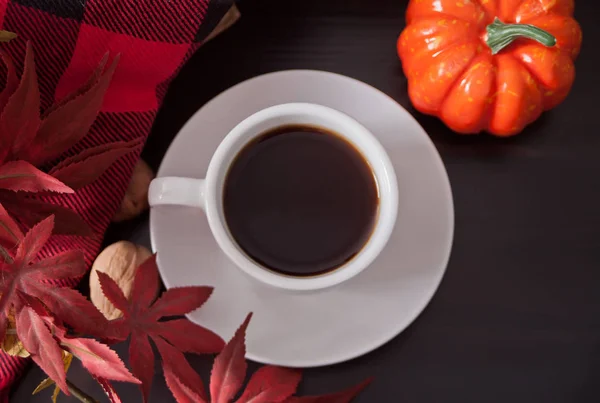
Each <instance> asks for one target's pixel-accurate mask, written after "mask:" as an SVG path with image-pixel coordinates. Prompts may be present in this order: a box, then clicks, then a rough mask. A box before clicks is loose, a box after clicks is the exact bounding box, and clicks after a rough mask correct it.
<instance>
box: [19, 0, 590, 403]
mask: <svg viewBox="0 0 600 403" xmlns="http://www.w3.org/2000/svg"><path fill="white" fill-rule="evenodd" d="M405 7H406V1H401V0H242V1H241V2H240V8H241V10H242V14H243V16H242V19H241V20H240V22H239V23H238V24H237V25H236V26H234V27H233V28H232V29H231V30H230V31H228V32H226V33H225V34H224V35H223V36H221V37H219V38H217V39H216V40H214V41H212V42H210V43H208V44H207V45H206V46H205V47H204V48H203V49H201V50H200V51H199V52H198V53H197V54H196V55H195V56H194V58H193V59H192V60H191V61H190V62H189V63H188V64H187V66H186V67H185V68H184V69H183V71H182V72H181V74H180V75H179V77H178V78H177V79H176V80H175V82H174V83H173V85H172V87H171V89H170V91H169V94H168V96H167V99H166V101H165V103H164V107H163V109H162V110H161V112H160V115H159V117H158V119H157V121H156V124H155V126H154V130H153V133H152V135H151V137H150V139H149V141H148V144H147V147H146V149H145V151H144V156H145V158H146V160H147V161H149V162H150V163H151V165H153V166H154V167H155V168H156V167H157V166H158V165H159V163H160V160H161V158H162V155H163V153H164V152H165V150H166V148H167V146H168V145H169V143H170V141H171V140H172V138H173V136H175V134H176V133H177V131H178V129H179V128H180V127H181V126H182V125H183V124H184V123H185V121H186V120H187V119H188V118H189V117H190V116H191V115H192V113H194V112H195V111H196V110H197V109H198V108H199V107H201V106H202V105H203V104H204V103H205V102H206V101H208V100H209V99H211V98H212V97H214V96H215V95H217V94H218V93H220V92H221V91H223V90H225V89H226V88H228V87H230V86H232V85H234V84H236V83H238V82H240V81H243V80H245V79H247V78H250V77H254V76H256V75H258V74H262V73H267V72H271V71H276V70H282V69H290V68H307V69H320V70H328V71H333V72H337V73H341V74H345V75H348V76H351V77H354V78H357V79H359V80H362V81H365V82H367V83H369V84H371V85H373V86H375V87H377V88H379V89H381V90H382V91H384V92H385V93H387V94H389V95H390V96H392V97H393V98H395V99H396V100H397V101H398V102H400V103H401V104H402V105H403V106H404V107H406V108H407V109H409V111H411V112H412V113H413V114H414V115H415V116H416V117H417V119H418V120H419V122H420V123H421V124H422V125H423V127H424V128H425V129H426V130H427V132H428V133H429V135H430V136H431V138H432V139H433V141H434V142H435V145H436V147H437V148H438V150H439V152H440V153H441V155H442V157H443V159H444V162H445V164H446V168H447V170H448V172H449V175H450V180H451V183H452V188H453V193H454V200H455V208H456V231H455V243H454V247H453V252H452V257H451V260H450V264H449V267H448V271H447V273H446V276H445V278H444V280H443V282H442V285H441V287H440V289H439V291H438V292H437V294H436V295H435V297H434V298H433V300H432V302H431V304H430V305H429V306H428V308H427V309H426V310H425V312H424V313H423V314H422V315H421V316H420V317H419V318H418V320H417V321H416V322H415V323H414V324H413V325H412V326H411V327H410V328H409V329H407V330H406V331H405V332H403V333H402V334H401V335H400V336H398V337H396V338H395V339H394V340H393V341H391V342H390V343H388V344H387V345H385V346H384V347H382V348H380V349H378V350H377V351H375V352H373V353H371V354H368V355H366V356H364V357H361V358H359V359H356V360H353V361H351V362H347V363H344V364H340V365H336V366H332V367H328V368H320V369H311V370H307V371H305V375H304V380H303V382H302V384H301V387H300V391H301V392H302V393H303V394H313V393H320V392H326V391H334V390H337V389H340V388H342V387H344V386H347V385H351V384H353V383H355V382H357V381H359V380H361V379H363V378H365V377H367V376H369V375H373V376H375V381H374V382H373V383H372V385H371V386H369V388H368V389H367V390H366V391H365V392H364V393H363V394H362V395H361V396H360V398H359V399H357V400H356V401H357V402H375V403H377V402H399V403H445V402H457V403H458V402H460V403H466V402H473V403H507V402H511V403H519V402H523V403H536V402H541V403H554V402H557V403H558V402H560V403H563V402H565V403H571V402H575V403H579V402H581V403H585V402H589V403H597V402H600V212H599V209H600V129H599V126H600V124H599V117H600V113H599V112H598V110H597V106H598V104H597V99H598V98H597V97H598V93H599V90H600V74H599V73H598V72H597V71H598V66H599V65H600V57H599V56H598V51H597V50H596V46H597V43H595V42H594V41H600V24H598V23H597V20H598V19H597V17H596V16H595V15H594V14H595V13H597V12H599V11H600V4H599V3H598V2H597V1H593V0H585V1H583V0H580V1H578V2H577V10H576V16H577V18H578V19H579V21H580V23H581V25H582V27H583V32H584V45H583V50H582V54H581V56H580V58H579V60H578V62H577V76H578V77H577V80H576V83H575V86H574V88H573V90H572V93H571V95H570V96H569V98H568V99H567V100H566V102H564V103H563V104H562V105H561V106H560V107H558V108H557V109H555V110H554V111H552V112H550V113H547V114H546V115H544V116H543V118H542V119H541V120H540V121H539V122H538V123H536V124H534V125H533V126H531V127H530V128H528V129H527V130H526V132H524V133H523V134H521V135H519V136H517V137H515V138H512V139H508V140H499V139H494V138H491V137H489V136H476V137H460V136H458V135H455V134H453V133H451V132H450V131H449V130H447V129H446V128H445V127H444V126H443V125H442V124H441V123H440V122H438V121H437V120H435V119H433V118H428V117H424V116H422V115H419V114H417V113H416V112H415V111H414V109H412V108H411V106H410V104H409V101H408V97H407V94H406V79H405V78H404V76H403V74H402V71H401V67H400V63H399V60H398V58H397V56H396V53H395V43H396V38H397V36H398V34H399V33H400V31H401V29H402V28H403V27H404V10H405ZM597 63H598V64H597ZM118 239H131V240H133V241H135V242H141V243H145V244H148V243H149V241H148V222H147V216H144V217H141V218H139V219H137V220H135V221H133V222H129V223H126V224H122V225H116V226H113V227H112V228H111V229H110V231H109V233H108V235H107V238H106V243H110V242H113V241H115V240H118ZM117 349H118V351H119V352H121V353H122V352H125V351H126V346H125V345H120V346H118V348H117ZM191 362H192V363H193V365H194V366H195V367H196V368H198V369H199V370H200V371H201V373H202V374H203V375H204V376H205V377H206V376H207V374H208V367H209V362H208V360H207V359H205V358H202V357H193V358H191ZM252 368H255V366H252ZM42 377H43V374H42V372H41V371H40V370H39V369H38V368H37V367H32V369H31V370H30V371H29V372H28V373H27V375H26V376H25V377H24V379H23V380H22V382H21V383H20V385H19V386H18V387H17V388H16V390H15V393H14V395H13V396H12V401H13V402H18V403H26V402H47V401H49V395H48V393H46V394H43V395H42V396H40V397H37V396H36V397H35V398H33V397H30V393H31V391H32V390H33V388H34V387H35V385H37V383H38V382H39V381H40V380H41V379H42ZM69 377H70V378H71V379H72V380H73V381H74V382H75V383H77V384H78V385H79V386H81V387H82V388H85V389H87V390H88V391H90V392H92V393H94V394H95V395H96V396H98V397H101V395H102V393H101V391H100V390H99V388H98V387H97V386H95V384H94V382H93V381H92V380H91V379H90V378H89V377H88V376H87V375H86V374H85V373H84V372H83V371H82V370H81V368H80V367H77V366H74V367H73V368H72V369H71V371H70V373H69ZM118 389H119V391H120V392H121V393H122V396H123V398H124V401H125V402H127V403H130V402H139V401H141V396H140V394H139V392H138V391H137V389H136V388H135V387H134V386H131V385H119V388H118ZM59 401H60V402H74V401H75V400H74V399H68V398H66V397H64V396H62V397H61V398H60V399H59ZM171 401H173V398H172V397H171V395H170V393H169V392H168V390H167V389H166V386H165V383H164V380H163V378H162V374H161V372H160V371H159V370H157V373H156V376H155V379H154V385H153V389H152V398H151V402H155V403H162V402H171Z"/></svg>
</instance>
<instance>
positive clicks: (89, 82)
mask: <svg viewBox="0 0 600 403" xmlns="http://www.w3.org/2000/svg"><path fill="white" fill-rule="evenodd" d="M108 55H109V53H108V52H106V53H105V54H104V56H103V57H102V60H100V63H99V64H98V66H97V67H96V70H94V72H93V73H92V75H91V76H90V78H88V80H87V81H86V82H85V84H83V85H82V86H81V87H79V88H77V89H76V90H75V91H73V92H71V93H70V94H68V95H67V96H65V97H64V98H62V99H61V100H60V101H58V102H56V103H55V104H54V105H52V106H51V107H50V108H48V109H47V110H46V111H45V112H44V114H43V118H44V119H45V118H46V117H47V116H48V115H50V114H51V113H52V112H54V111H55V110H57V109H58V108H60V107H61V106H63V105H65V104H67V103H68V102H71V101H72V100H74V99H75V98H78V97H79V96H81V95H83V94H85V93H86V92H88V91H89V90H90V89H91V88H92V87H93V86H94V84H96V83H97V82H98V79H99V78H100V75H102V73H103V72H104V67H106V62H107V61H108Z"/></svg>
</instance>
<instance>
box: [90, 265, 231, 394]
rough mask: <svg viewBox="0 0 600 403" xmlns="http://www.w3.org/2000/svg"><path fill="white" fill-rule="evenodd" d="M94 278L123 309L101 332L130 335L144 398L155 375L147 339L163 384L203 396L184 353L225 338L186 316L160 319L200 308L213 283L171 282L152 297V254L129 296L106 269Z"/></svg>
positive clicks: (210, 347) (210, 348)
mask: <svg viewBox="0 0 600 403" xmlns="http://www.w3.org/2000/svg"><path fill="white" fill-rule="evenodd" d="M98 278H99V280H100V285H101V286H102V291H103V292H104V294H105V295H106V297H107V298H108V299H109V301H111V302H112V303H113V305H114V306H115V307H116V308H117V309H119V310H120V311H121V312H123V317H122V318H120V319H116V320H114V321H111V322H110V325H109V326H110V329H112V330H111V331H109V332H108V333H107V334H105V338H106V339H108V340H125V339H126V338H127V337H129V336H130V343H129V362H130V364H131V369H132V372H133V374H134V375H135V376H136V377H137V378H138V379H140V380H141V381H142V384H141V389H142V395H143V399H144V401H147V400H148V396H149V393H150V386H151V384H152V377H153V375H154V353H153V350H152V346H151V345H150V340H152V342H154V344H155V345H156V348H157V349H158V352H159V354H160V356H161V358H162V365H163V369H164V373H165V377H166V379H167V385H168V386H169V388H171V391H172V392H173V394H174V395H175V394H176V393H177V394H179V393H187V394H188V395H189V396H201V397H202V396H204V395H205V392H204V390H203V388H202V381H201V379H200V377H199V376H198V374H197V373H196V372H195V371H194V370H193V369H192V367H191V366H190V365H189V363H188V362H187V360H186V359H185V356H184V354H183V353H196V354H207V353H208V354H210V353H216V352H219V351H221V349H222V348H223V346H224V344H225V343H224V342H223V340H222V339H221V338H220V337H219V336H218V335H216V334H215V333H213V332H211V331H210V330H207V329H205V328H203V327H202V326H199V325H196V324H194V323H192V322H190V321H189V320H187V319H173V320H165V321H160V319H161V318H164V317H171V316H181V315H185V314H186V313H188V312H191V311H193V310H195V309H197V308H199V307H200V306H202V304H204V302H206V300H207V299H208V298H209V297H210V295H211V293H212V288H211V287H179V288H171V289H169V290H167V291H165V292H164V293H163V294H162V296H161V297H160V298H159V299H158V300H156V302H154V303H153V301H154V299H155V298H156V290H157V289H158V285H159V283H158V281H159V280H158V268H157V266H156V255H153V256H152V257H150V258H149V259H148V260H146V261H145V262H144V263H143V264H142V265H141V266H140V267H138V269H137V271H136V274H135V278H134V281H133V285H132V288H131V295H130V299H129V300H127V298H126V297H125V295H124V294H123V292H122V291H121V289H120V288H119V286H118V285H117V283H115V281H114V280H113V279H111V278H110V277H109V276H108V275H106V274H104V273H102V272H98ZM182 391H185V392H182ZM184 401H185V400H184ZM188 401H196V400H194V399H191V400H188Z"/></svg>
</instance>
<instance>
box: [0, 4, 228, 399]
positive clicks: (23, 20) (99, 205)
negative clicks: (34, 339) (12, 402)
mask: <svg viewBox="0 0 600 403" xmlns="http://www.w3.org/2000/svg"><path fill="white" fill-rule="evenodd" d="M234 2H235V0H0V23H1V26H2V29H5V30H9V31H12V32H16V33H17V34H18V35H19V36H18V38H17V39H16V40H13V41H12V42H10V43H9V44H2V45H1V46H4V47H5V48H6V49H7V51H8V52H9V53H10V54H11V56H12V57H13V58H14V60H15V63H16V65H17V67H18V68H19V69H20V68H21V67H22V61H23V56H24V53H25V43H26V41H28V40H30V41H32V43H33V45H34V51H35V57H36V68H37V73H38V77H39V81H40V90H41V93H42V108H47V107H48V106H49V105H51V104H52V103H53V102H54V101H55V100H57V99H60V98H61V97H63V96H64V95H66V94H68V93H69V92H71V91H72V90H73V89H75V88H77V87H78V86H79V85H80V84H82V83H83V82H84V81H85V80H86V79H87V77H89V74H90V73H91V72H92V71H93V69H94V68H95V67H96V66H97V65H98V63H99V61H100V60H101V58H102V56H103V55H104V54H105V53H106V52H107V51H108V52H110V54H111V56H112V57H114V55H116V54H121V60H120V63H119V66H118V68H117V70H116V72H115V75H114V79H113V82H112V84H111V86H110V88H109V90H108V92H107V94H106V97H105V102H104V106H103V109H102V112H101V114H100V116H99V117H98V119H97V121H96V122H95V124H94V126H93V127H92V129H91V131H90V134H89V135H88V136H87V137H86V138H85V139H84V140H83V141H81V143H80V144H78V145H77V146H76V147H78V148H85V147H90V146H95V145H99V144H103V143H106V142H110V141H117V140H132V139H135V138H145V137H146V136H147V135H148V132H149V130H150V128H151V126H152V123H153V121H154V118H155V116H156V113H157V111H158V108H159V106H160V104H161V101H162V98H163V97H164V95H165V92H166V89H167V87H168V84H169V82H170V80H171V79H172V78H173V77H174V75H175V74H176V73H177V71H178V69H179V68H180V67H181V66H182V64H183V63H184V62H185V61H186V60H187V58H189V57H190V56H191V55H192V54H193V53H194V51H195V50H196V49H197V48H198V47H199V46H200V45H201V44H202V41H203V40H204V38H206V37H207V36H208V35H209V34H210V33H211V31H212V30H213V29H214V27H215V26H216V24H217V23H218V22H219V21H220V19H221V18H222V17H223V15H224V14H225V13H226V12H227V11H228V10H229V9H230V7H231V6H232V5H233V3H234ZM0 72H2V75H1V76H2V79H4V77H5V74H4V72H3V71H1V70H0ZM0 135H1V134H0ZM138 158H139V155H128V156H127V157H124V158H122V159H121V160H119V161H118V162H117V163H116V164H115V165H114V166H113V167H112V168H111V169H110V170H109V171H108V172H107V173H106V174H105V175H103V176H102V177H101V178H100V179H99V180H98V181H96V182H95V183H93V184H92V185H89V186H86V187H85V188H83V189H81V190H80V191H78V192H77V194H76V195H69V196H68V197H62V198H59V199H58V202H59V203H62V204H64V205H66V206H68V207H70V208H72V209H74V210H76V211H77V212H78V213H79V214H80V215H81V216H82V217H83V218H84V219H85V220H86V221H87V222H88V223H89V224H90V226H91V227H92V228H93V229H94V231H95V233H96V234H98V236H97V237H95V238H85V239H84V238H79V237H59V236H55V237H53V238H52V240H51V242H50V244H49V245H48V247H47V248H46V250H45V251H44V252H45V253H46V254H51V253H55V252H57V251H61V250H67V249H73V248H77V249H82V250H84V251H85V256H86V261H87V263H88V265H90V264H91V262H92V261H93V259H94V257H95V256H96V254H97V253H98V251H99V248H100V242H101V238H102V234H104V232H105V230H106V227H107V226H108V224H109V222H110V218H111V217H112V216H113V214H114V212H115V211H116V209H117V208H118V206H119V204H120V201H121V199H122V197H123V194H124V193H125V190H126V188H127V185H128V182H129V179H130V175H131V172H132V169H133V166H134V164H135V163H136V161H137V159H138ZM70 285H74V284H70ZM25 364H26V360H24V359H20V358H14V357H10V356H6V355H4V354H2V355H0V401H2V402H5V401H7V399H8V392H9V389H10V386H11V385H12V383H13V382H14V381H15V379H16V378H17V377H18V376H19V374H20V373H21V372H22V371H23V369H24V367H25Z"/></svg>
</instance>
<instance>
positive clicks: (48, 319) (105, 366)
mask: <svg viewBox="0 0 600 403" xmlns="http://www.w3.org/2000/svg"><path fill="white" fill-rule="evenodd" d="M17 293H18V294H20V297H21V298H22V300H23V303H24V304H25V306H24V307H23V308H22V309H21V310H20V311H19V312H18V313H17V315H16V330H17V335H18V336H19V339H20V340H21V342H22V343H23V346H24V347H25V349H27V351H29V353H30V354H31V357H32V359H33V360H34V361H35V363H36V364H38V365H39V366H40V368H42V369H43V370H44V372H46V374H47V375H48V376H49V377H50V378H51V379H52V380H53V381H54V382H55V383H56V385H57V386H58V387H59V388H60V389H61V390H62V391H63V392H64V393H65V394H67V395H68V394H69V390H68V387H67V383H66V373H65V367H64V365H63V360H62V350H66V351H68V352H70V353H71V354H73V356H74V357H76V358H78V359H79V360H80V361H81V363H82V365H83V367H84V368H85V369H86V370H87V371H88V372H89V373H90V374H91V375H92V376H94V377H95V378H98V379H99V382H100V383H101V385H103V382H106V383H108V380H115V381H122V382H132V383H140V381H139V380H138V379H137V378H135V377H134V376H133V375H131V373H130V372H129V370H128V369H127V368H126V367H125V364H123V361H121V359H120V358H119V356H118V355H117V353H115V352H114V351H113V350H111V349H110V348H109V347H108V346H106V345H104V344H102V343H100V342H98V341H96V340H93V339H86V338H78V337H70V336H68V335H67V332H66V330H65V329H64V328H63V327H62V326H60V325H59V324H58V322H59V321H58V320H57V319H56V318H54V317H53V316H52V314H51V313H50V312H49V311H48V310H47V309H46V307H45V306H44V305H43V304H42V302H41V301H40V300H38V299H36V298H32V297H31V296H28V295H26V294H22V293H21V292H20V291H17ZM103 387H104V385H103Z"/></svg>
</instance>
